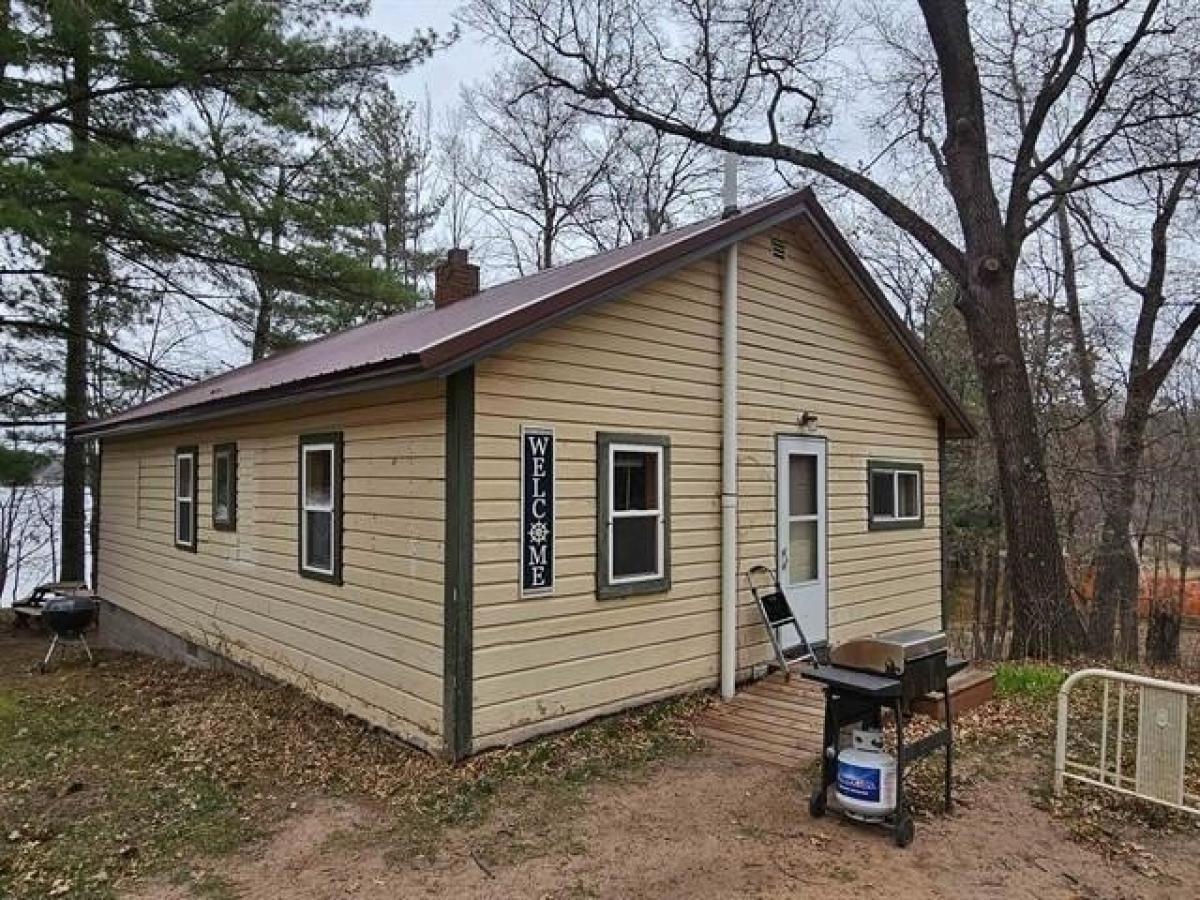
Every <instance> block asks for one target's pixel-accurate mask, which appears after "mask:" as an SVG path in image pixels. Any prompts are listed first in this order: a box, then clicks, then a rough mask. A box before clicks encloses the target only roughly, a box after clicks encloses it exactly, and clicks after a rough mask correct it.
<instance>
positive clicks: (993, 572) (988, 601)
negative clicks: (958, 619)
mask: <svg viewBox="0 0 1200 900" xmlns="http://www.w3.org/2000/svg"><path fill="white" fill-rule="evenodd" d="M999 593H1000V536H999V535H998V534H996V535H992V536H991V537H990V539H989V540H988V561H987V571H986V573H985V575H984V583H983V616H984V620H983V649H984V653H985V654H986V656H987V658H988V659H994V658H995V654H996V611H997V610H996V601H997V598H998V596H999Z"/></svg>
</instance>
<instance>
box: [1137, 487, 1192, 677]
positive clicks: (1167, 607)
mask: <svg viewBox="0 0 1200 900" xmlns="http://www.w3.org/2000/svg"><path fill="white" fill-rule="evenodd" d="M1189 504H1190V498H1189V499H1188V500H1185V501H1184V504H1183V521H1182V523H1181V527H1180V530H1181V532H1182V533H1181V535H1180V539H1179V584H1178V585H1177V586H1176V590H1175V595H1174V596H1173V597H1169V598H1164V600H1163V602H1161V603H1160V602H1158V596H1157V593H1158V592H1157V591H1155V595H1154V601H1153V603H1152V606H1151V608H1150V621H1149V622H1148V623H1147V627H1146V662H1148V663H1150V664H1151V665H1160V666H1168V665H1175V664H1177V663H1178V662H1179V637H1180V629H1181V626H1182V624H1183V606H1184V602H1185V601H1186V599H1187V576H1188V555H1189V554H1190V553H1191V521H1190V520H1191V516H1190V514H1189V512H1188V508H1189Z"/></svg>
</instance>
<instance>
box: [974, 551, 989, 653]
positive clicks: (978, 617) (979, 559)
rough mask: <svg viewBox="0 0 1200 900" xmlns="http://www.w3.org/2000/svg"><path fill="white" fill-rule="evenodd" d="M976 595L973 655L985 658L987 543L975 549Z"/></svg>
mask: <svg viewBox="0 0 1200 900" xmlns="http://www.w3.org/2000/svg"><path fill="white" fill-rule="evenodd" d="M974 555H975V596H974V597H973V602H972V609H971V655H972V656H974V657H975V658H976V659H983V658H984V650H983V593H984V588H983V586H984V570H985V569H986V568H987V544H984V543H980V544H979V546H978V547H977V548H976V549H975V554H974Z"/></svg>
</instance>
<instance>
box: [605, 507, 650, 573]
mask: <svg viewBox="0 0 1200 900" xmlns="http://www.w3.org/2000/svg"><path fill="white" fill-rule="evenodd" d="M612 529H613V542H612V573H613V578H634V577H637V576H639V575H657V574H658V517H657V516H637V517H634V518H625V519H614V520H613V523H612Z"/></svg>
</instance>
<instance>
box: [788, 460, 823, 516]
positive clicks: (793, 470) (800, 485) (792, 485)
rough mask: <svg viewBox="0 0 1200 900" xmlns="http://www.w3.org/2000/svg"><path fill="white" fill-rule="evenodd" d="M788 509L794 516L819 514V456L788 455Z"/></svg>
mask: <svg viewBox="0 0 1200 900" xmlns="http://www.w3.org/2000/svg"><path fill="white" fill-rule="evenodd" d="M788 509H789V510H790V512H791V514H792V515H793V516H815V515H816V514H817V458H816V457H815V456H808V455H806V454H803V455H802V454H792V455H791V456H789V457H788Z"/></svg>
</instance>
